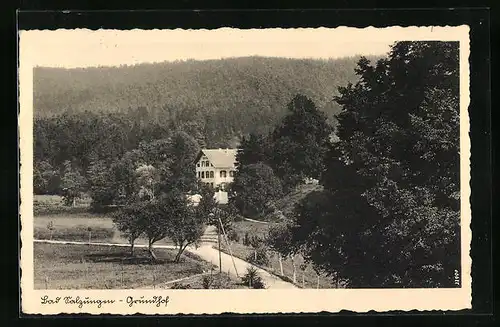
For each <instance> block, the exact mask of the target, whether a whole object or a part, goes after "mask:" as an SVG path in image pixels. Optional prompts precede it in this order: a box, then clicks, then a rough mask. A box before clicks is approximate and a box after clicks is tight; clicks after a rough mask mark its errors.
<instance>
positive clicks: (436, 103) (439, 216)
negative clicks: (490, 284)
mask: <svg viewBox="0 0 500 327" xmlns="http://www.w3.org/2000/svg"><path fill="white" fill-rule="evenodd" d="M458 62H459V61H458V43H456V42H399V43H396V44H394V45H393V47H392V50H391V52H390V53H389V55H388V57H387V58H385V59H381V60H379V61H378V62H377V63H376V64H374V65H372V64H371V63H370V62H369V61H368V60H366V59H362V60H360V61H359V64H358V68H357V69H356V72H357V74H359V75H360V81H359V82H358V83H356V84H354V85H353V84H349V85H348V86H347V87H342V88H340V96H338V97H337V98H336V100H337V101H338V103H339V104H341V105H342V111H341V113H340V114H339V115H338V120H339V125H338V130H337V136H338V141H337V142H334V143H331V144H330V145H329V150H328V152H327V153H326V155H325V156H324V160H325V167H326V169H325V170H324V172H323V174H322V175H321V183H322V184H323V186H324V188H325V190H324V191H321V192H313V193H310V194H309V195H308V196H307V197H306V198H304V199H303V200H302V201H300V202H299V203H298V204H297V206H296V209H295V214H294V215H293V217H292V221H291V222H290V223H289V226H288V229H287V233H288V235H289V237H288V240H289V242H288V244H286V245H285V246H282V244H278V246H279V247H280V248H281V249H282V251H283V252H284V253H287V252H290V251H297V250H300V251H301V252H302V254H303V255H304V256H305V257H306V258H307V259H308V260H309V261H311V262H313V263H314V264H315V266H316V267H317V269H319V270H322V271H325V272H327V273H329V274H331V275H332V276H333V277H334V278H342V279H346V280H347V281H348V283H349V285H350V287H453V286H458V285H457V284H456V282H455V275H456V274H457V273H459V272H460V198H459V192H460V187H459V184H460V182H459V172H460V169H459V76H458V73H459V67H458ZM277 239H278V240H280V238H277Z"/></svg>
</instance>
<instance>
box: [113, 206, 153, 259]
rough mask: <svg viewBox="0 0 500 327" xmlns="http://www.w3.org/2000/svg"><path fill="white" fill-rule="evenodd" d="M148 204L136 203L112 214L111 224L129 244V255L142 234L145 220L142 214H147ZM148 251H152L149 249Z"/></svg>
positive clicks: (132, 252)
mask: <svg viewBox="0 0 500 327" xmlns="http://www.w3.org/2000/svg"><path fill="white" fill-rule="evenodd" d="M149 206H150V204H148V203H147V202H137V203H132V204H129V205H127V206H125V207H123V208H121V209H120V210H118V211H116V212H114V213H113V223H114V224H115V225H116V227H117V229H118V230H119V231H120V232H121V233H122V234H124V235H125V236H126V237H127V239H128V241H129V243H130V255H131V256H133V255H134V245H135V241H136V240H137V239H138V238H139V237H140V236H141V234H142V233H143V232H144V229H145V228H144V227H145V226H144V223H146V221H147V218H145V217H144V214H146V213H148V212H149V210H144V209H147V208H149ZM150 251H152V250H151V249H150Z"/></svg>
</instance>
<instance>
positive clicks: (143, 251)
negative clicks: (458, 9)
mask: <svg viewBox="0 0 500 327" xmlns="http://www.w3.org/2000/svg"><path fill="white" fill-rule="evenodd" d="M468 51H469V40H468V28H467V26H458V27H439V26H435V27H407V28H402V27H393V28H383V29H382V28H380V29H379V28H366V29H357V28H349V27H339V28H301V29H272V28H270V29H252V30H243V29H235V28H221V29H215V30H196V29H192V30H182V29H175V30H129V31H125V30H123V31H120V30H104V29H103V30H94V31H92V30H86V29H75V30H62V29H61V30H53V31H50V30H37V31H21V32H20V70H19V72H20V83H21V84H20V85H21V86H20V103H21V107H20V116H19V123H20V128H21V134H20V135H21V136H20V149H21V196H22V206H21V222H22V230H21V238H22V250H21V268H22V271H23V273H22V281H21V287H22V297H23V301H22V303H23V307H24V308H25V309H26V310H28V311H29V312H30V313H60V312H68V313H73V312H87V313H88V312H90V313H96V314H98V313H136V312H144V313H166V314H169V313H182V312H185V313H220V312H242V310H244V309H242V308H245V310H249V311H248V312H286V311H287V310H288V311H289V312H314V311H322V310H324V311H330V312H333V311H340V310H342V309H350V310H353V311H355V310H356V308H358V307H359V310H361V311H368V310H370V309H377V308H378V309H387V310H389V309H395V310H396V309H398V310H412V309H415V308H416V309H418V308H420V307H422V308H424V309H425V308H427V309H428V307H430V308H434V307H432V306H436V305H438V303H439V305H440V307H439V308H437V309H440V308H445V309H446V308H448V309H462V308H468V307H470V305H471V303H470V302H471V275H470V274H471V270H470V267H471V258H470V256H469V247H470V241H471V233H470V228H469V224H470V205H469V196H470V190H469V170H470V167H469V151H470V149H469V147H470V145H469V136H468V131H469V127H468V126H469V125H468V124H469V121H468V116H467V110H468V103H469V98H468V88H469V80H468V79H469V71H468V61H467V60H468V59H467V58H468ZM384 292H389V293H384ZM390 292H393V293H390ZM30 294H32V295H30ZM365 294H366V296H365ZM384 294H387V296H385V295H384ZM190 297H193V299H194V300H192V301H190V300H188V299H189V298H190ZM283 298H285V299H286V300H283ZM180 299H182V300H180ZM278 299H281V300H278ZM321 299H323V300H321ZM196 301H203V305H202V306H195V305H194V303H196ZM287 301H289V302H287ZM438 301H439V302H438ZM189 302H190V303H189ZM287 303H288V304H287ZM184 306H187V307H186V308H184ZM211 306H213V309H211ZM263 308H264V309H263ZM287 308H288V309H287ZM155 310H156V311H155ZM233 310H234V311H233Z"/></svg>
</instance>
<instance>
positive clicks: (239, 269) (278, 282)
mask: <svg viewBox="0 0 500 327" xmlns="http://www.w3.org/2000/svg"><path fill="white" fill-rule="evenodd" d="M33 242H35V243H49V244H75V245H101V246H122V247H129V246H130V245H129V244H114V243H97V242H92V243H88V242H74V241H53V240H34V241H33ZM136 247H139V248H142V247H146V245H143V244H137V245H136ZM154 247H155V248H156V249H176V248H177V247H176V246H175V245H155V246H154ZM186 251H189V252H191V253H193V254H196V255H197V256H199V257H200V258H201V259H203V260H205V261H207V262H211V263H212V264H214V265H216V266H217V267H219V251H218V250H216V249H214V248H212V245H211V244H202V245H201V246H200V247H198V248H194V247H188V248H187V249H186ZM233 260H234V264H233ZM221 262H222V271H224V272H228V273H229V274H230V275H232V276H236V277H241V276H243V275H244V273H245V271H246V269H247V267H248V266H253V265H252V264H250V263H248V262H246V261H244V260H241V259H239V258H236V257H233V258H232V257H231V256H230V255H229V254H226V253H224V252H221ZM235 266H236V270H235ZM254 267H255V268H256V269H257V271H258V272H259V274H260V276H261V277H262V280H263V281H264V283H265V285H266V288H287V289H290V288H298V287H296V286H295V285H293V284H291V283H288V282H285V281H284V280H282V279H281V278H279V277H277V276H275V275H272V274H270V273H268V272H267V271H265V270H263V269H261V268H259V267H257V266H254Z"/></svg>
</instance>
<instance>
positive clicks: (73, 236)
mask: <svg viewBox="0 0 500 327" xmlns="http://www.w3.org/2000/svg"><path fill="white" fill-rule="evenodd" d="M50 225H51V226H52V230H50V229H49V226H50ZM33 228H34V230H33V232H34V235H33V236H34V238H35V239H39V240H48V239H52V240H59V241H82V242H88V241H89V228H90V237H91V241H92V242H108V243H115V244H117V243H128V241H127V239H126V238H124V237H123V236H122V235H121V233H120V232H119V231H118V230H117V229H116V228H115V226H114V224H113V220H112V218H111V216H110V215H109V214H94V213H89V212H82V213H56V214H43V215H35V217H34V219H33ZM136 244H147V240H145V239H144V238H140V239H138V240H137V241H136ZM156 244H172V242H171V241H170V240H169V239H163V240H160V241H158V242H157V243H156Z"/></svg>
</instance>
